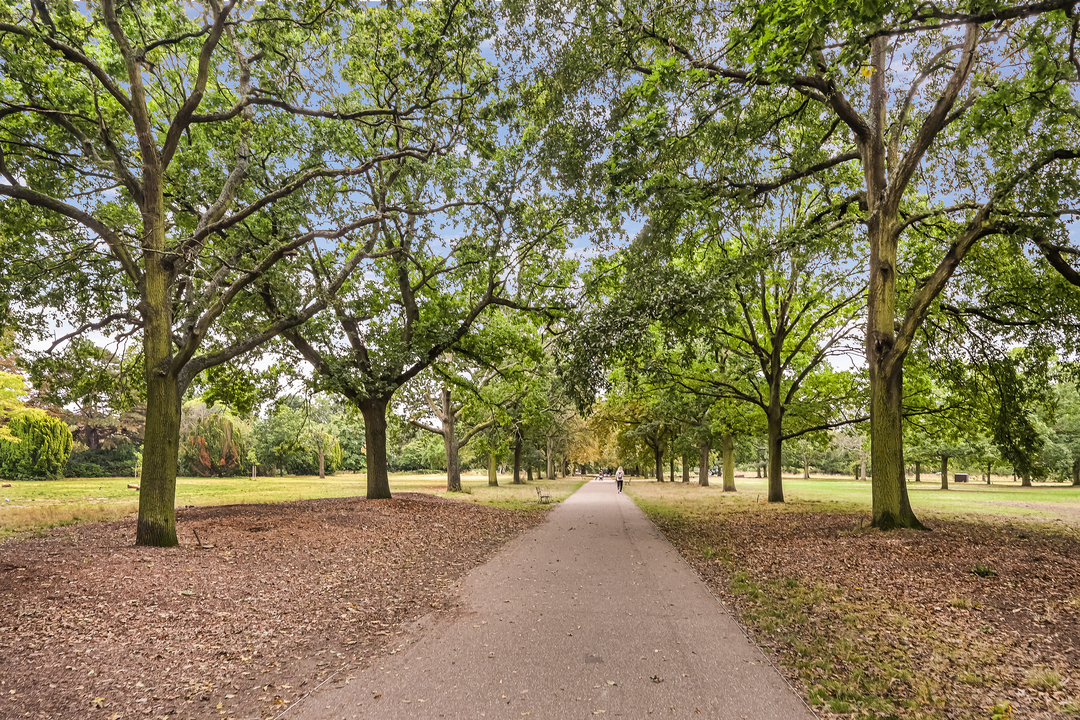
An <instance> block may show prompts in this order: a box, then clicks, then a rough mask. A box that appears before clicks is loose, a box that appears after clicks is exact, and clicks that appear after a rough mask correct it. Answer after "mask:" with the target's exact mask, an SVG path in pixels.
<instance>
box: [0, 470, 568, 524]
mask: <svg viewBox="0 0 1080 720" xmlns="http://www.w3.org/2000/svg"><path fill="white" fill-rule="evenodd" d="M582 482H584V480H583V479H581V478H559V479H556V480H539V481H534V482H533V483H532V484H529V485H513V484H512V483H511V478H510V477H509V476H500V477H499V487H494V488H489V487H488V485H487V474H486V473H485V474H484V475H464V476H462V486H463V488H464V490H465V492H464V493H447V492H446V476H445V475H437V474H429V475H410V474H404V473H395V474H391V476H390V490H391V492H406V491H411V492H427V493H432V494H436V495H441V496H444V497H456V498H459V499H463V500H468V501H470V502H475V503H479V504H481V505H490V506H493V507H503V508H511V509H519V510H529V511H539V510H542V509H543V508H546V507H548V506H547V505H544V506H541V505H540V504H539V503H537V502H536V490H535V486H537V485H539V486H541V487H543V488H544V489H546V490H548V491H549V492H550V493H551V496H552V500H553V501H556V502H558V501H560V500H564V499H566V498H567V497H568V496H569V495H570V494H572V493H573V492H574V491H575V490H577V489H578V487H580V486H581V484H582ZM129 483H138V480H136V479H134V478H93V479H81V478H71V479H65V480H49V481H29V480H23V481H13V482H12V483H11V487H6V488H0V538H2V537H6V536H8V535H12V534H15V533H19V532H40V531H43V530H44V529H46V528H49V527H56V526H61V525H74V524H80V523H88V522H107V521H110V520H119V519H122V518H125V517H128V516H130V515H132V514H133V513H135V512H136V511H137V510H138V506H139V492H138V491H137V490H133V489H129V488H128V487H127V486H128V484H129ZM366 492H367V477H366V475H364V474H363V473H358V474H351V473H339V474H337V475H334V476H331V477H327V478H325V479H322V480H320V479H319V478H318V477H315V476H287V477H260V478H257V479H255V480H252V479H250V478H242V477H241V478H177V481H176V505H177V507H183V506H185V505H194V506H197V507H203V506H210V505H238V504H255V503H278V502H289V501H292V500H310V499H315V498H329V497H352V496H362V495H365V494H366Z"/></svg>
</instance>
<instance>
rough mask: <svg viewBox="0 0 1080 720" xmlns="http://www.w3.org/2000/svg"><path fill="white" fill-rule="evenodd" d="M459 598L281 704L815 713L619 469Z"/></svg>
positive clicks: (454, 710) (315, 715)
mask: <svg viewBox="0 0 1080 720" xmlns="http://www.w3.org/2000/svg"><path fill="white" fill-rule="evenodd" d="M461 599H462V602H463V610H462V612H461V613H460V614H459V615H458V616H456V617H454V618H451V619H442V620H436V621H434V622H432V621H431V620H429V621H428V622H432V626H431V627H428V628H427V629H426V630H425V631H424V632H423V633H422V634H421V635H420V639H419V641H418V642H415V643H413V644H408V645H406V647H405V648H404V649H402V650H401V651H400V652H399V653H397V654H395V655H393V656H391V657H388V658H385V659H383V660H380V661H378V662H377V663H376V664H375V665H374V666H373V667H371V668H369V669H367V670H364V671H362V672H356V671H354V672H355V673H356V674H355V675H352V676H350V679H349V684H347V685H339V686H337V687H332V686H330V685H327V686H325V687H324V688H323V689H321V690H319V691H318V692H316V693H314V694H312V695H311V696H310V697H308V698H307V699H306V700H304V701H303V702H302V703H300V704H299V705H298V706H296V707H295V708H294V709H292V710H291V711H289V712H288V713H287V714H286V715H285V716H284V717H285V718H288V720H330V719H334V720H337V719H338V718H345V719H347V720H348V719H351V718H379V719H380V720H393V719H394V718H409V719H412V718H518V719H519V720H520V718H522V717H523V716H524V717H528V718H530V720H535V719H536V718H541V719H544V720H564V719H571V718H592V719H595V718H600V719H601V720H603V718H613V717H624V718H650V717H665V718H666V717H695V718H698V717H702V718H721V719H725V720H726V719H727V718H731V719H733V720H744V719H745V720H771V719H774V718H775V719H776V720H807V719H812V718H813V717H814V716H813V714H812V713H811V712H810V711H809V710H808V709H807V707H806V706H805V705H804V704H803V702H802V700H800V699H799V697H798V696H797V695H796V694H795V693H794V692H792V690H791V689H790V688H789V687H788V685H787V684H786V683H785V681H784V679H783V678H782V677H781V676H780V675H779V674H778V673H777V671H776V670H775V669H774V668H773V667H772V666H771V665H770V664H769V662H768V661H767V660H766V659H765V657H764V656H763V655H762V654H761V652H760V651H759V650H758V649H757V647H756V646H754V645H752V644H751V643H750V642H749V641H748V640H747V639H746V637H745V636H744V635H743V633H742V630H741V629H740V628H739V626H738V625H737V624H736V623H735V621H734V620H732V619H731V616H730V615H729V614H728V612H727V610H725V609H724V607H723V606H722V605H721V604H720V603H719V602H718V601H717V600H716V598H715V597H714V596H713V595H712V594H711V593H710V592H709V590H708V589H707V588H706V586H705V584H704V583H703V582H702V581H701V580H700V579H699V578H698V576H697V574H696V573H695V572H694V571H693V570H692V569H691V568H690V567H689V566H688V565H687V564H686V563H685V562H683V560H682V558H680V557H679V554H678V553H677V552H676V551H675V549H674V548H673V547H672V546H671V544H670V543H668V541H667V540H666V539H665V538H664V537H663V536H662V535H661V534H660V532H659V530H657V529H656V526H654V525H653V524H652V523H651V522H650V521H649V519H648V518H647V517H645V514H644V513H642V512H641V510H639V509H638V508H637V506H636V505H634V503H633V502H632V501H631V500H630V499H629V498H628V497H626V495H618V494H616V491H615V483H613V482H596V481H593V482H588V483H586V484H585V485H583V486H582V488H581V489H580V490H579V491H578V492H576V493H575V494H574V495H572V496H571V497H570V498H569V499H567V500H566V501H565V502H563V503H561V504H560V505H559V506H558V507H556V508H555V509H554V510H553V511H552V512H551V513H550V515H549V516H548V519H547V520H546V521H545V522H544V523H543V524H542V525H540V526H539V527H536V528H533V529H532V530H530V531H528V532H526V533H524V534H523V535H521V536H519V537H518V538H515V539H514V540H513V541H511V542H510V543H508V544H507V546H506V547H504V548H503V549H502V550H501V551H500V552H499V553H498V554H496V555H495V557H493V558H492V559H491V560H490V561H488V562H487V563H486V564H485V565H483V566H481V567H479V568H476V569H475V570H473V571H472V572H470V573H469V574H468V575H467V576H466V578H465V579H464V581H463V583H462V586H461ZM283 720H284V718H283Z"/></svg>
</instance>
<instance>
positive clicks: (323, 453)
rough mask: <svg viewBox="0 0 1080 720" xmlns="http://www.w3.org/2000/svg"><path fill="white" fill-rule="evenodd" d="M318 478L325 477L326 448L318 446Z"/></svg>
mask: <svg viewBox="0 0 1080 720" xmlns="http://www.w3.org/2000/svg"><path fill="white" fill-rule="evenodd" d="M319 479H320V480H324V479H326V448H324V447H320V448H319Z"/></svg>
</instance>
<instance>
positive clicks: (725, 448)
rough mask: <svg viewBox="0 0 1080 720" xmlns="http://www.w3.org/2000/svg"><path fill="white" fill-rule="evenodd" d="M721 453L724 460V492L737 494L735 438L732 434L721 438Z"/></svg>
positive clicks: (726, 434) (725, 434)
mask: <svg viewBox="0 0 1080 720" xmlns="http://www.w3.org/2000/svg"><path fill="white" fill-rule="evenodd" d="M720 453H721V455H722V456H723V460H724V492H735V438H734V437H732V436H731V433H724V435H723V437H721V438H720Z"/></svg>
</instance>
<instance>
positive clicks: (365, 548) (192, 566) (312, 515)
mask: <svg viewBox="0 0 1080 720" xmlns="http://www.w3.org/2000/svg"><path fill="white" fill-rule="evenodd" d="M541 519H542V515H541V514H536V513H534V514H526V513H520V512H513V511H508V510H499V509H493V508H487V507H482V506H478V505H474V504H471V503H465V502H458V501H453V500H446V499H442V498H437V497H433V496H430V495H422V494H413V493H400V494H398V495H396V496H395V498H394V499H393V500H378V501H369V500H364V499H359V498H341V499H329V500H310V501H302V502H295V503H286V504H280V505H234V506H227V507H211V508H198V509H189V510H185V511H181V513H180V515H179V518H178V525H179V530H180V535H181V538H182V547H180V548H173V549H157V548H137V547H134V546H133V545H132V542H133V538H134V536H135V529H134V522H133V521H125V522H119V523H107V524H98V525H84V526H78V527H73V528H59V529H55V530H53V531H50V532H49V533H48V534H47V535H45V536H43V537H30V538H15V539H9V540H7V541H5V542H3V543H2V544H0V718H35V719H38V718H42V719H44V718H56V719H57V720H59V719H61V718H64V719H68V718H90V719H93V720H96V719H99V718H100V719H104V720H119V719H120V718H126V719H132V718H162V717H168V718H169V719H170V720H176V719H177V718H237V719H239V718H244V719H247V718H263V719H265V718H273V717H275V716H277V715H278V714H280V713H281V712H282V711H283V710H285V709H286V708H288V707H289V706H290V705H291V704H292V703H293V702H295V701H296V700H297V699H299V698H300V697H302V696H303V695H304V694H305V693H307V692H309V691H310V690H311V689H312V688H314V687H316V686H317V685H319V684H320V683H321V682H323V681H325V680H328V679H329V680H330V681H331V682H337V683H342V682H348V680H349V678H350V675H349V671H350V670H351V669H355V668H359V667H363V666H364V665H365V664H366V662H367V661H369V659H370V658H372V657H375V656H378V655H385V654H386V653H392V652H395V651H396V650H395V649H396V647H397V640H399V638H397V637H396V636H397V635H400V634H401V633H402V632H403V630H402V628H403V627H405V625H406V624H407V623H410V622H412V621H415V620H417V619H418V618H420V617H422V616H424V615H426V614H429V613H432V612H434V611H440V610H452V608H453V606H454V604H455V601H456V594H455V593H456V588H455V582H456V581H457V580H458V578H460V577H461V576H462V575H463V574H464V573H466V572H467V571H468V570H469V569H471V568H473V567H475V566H476V565H478V564H480V563H481V562H483V561H484V560H485V559H487V558H488V557H489V556H490V555H491V554H492V553H493V552H494V551H495V550H497V549H498V548H499V547H500V546H501V545H502V544H503V543H504V542H505V541H506V540H508V539H509V538H511V537H513V536H514V535H516V534H517V533H518V532H520V531H521V530H523V529H524V528H526V527H529V526H532V525H534V524H536V523H538V522H540V521H541ZM194 531H197V532H198V535H199V537H200V538H201V539H202V542H203V543H206V544H208V545H209V544H212V545H213V547H212V548H209V549H204V548H200V547H198V546H197V544H196V543H195V538H194Z"/></svg>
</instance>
